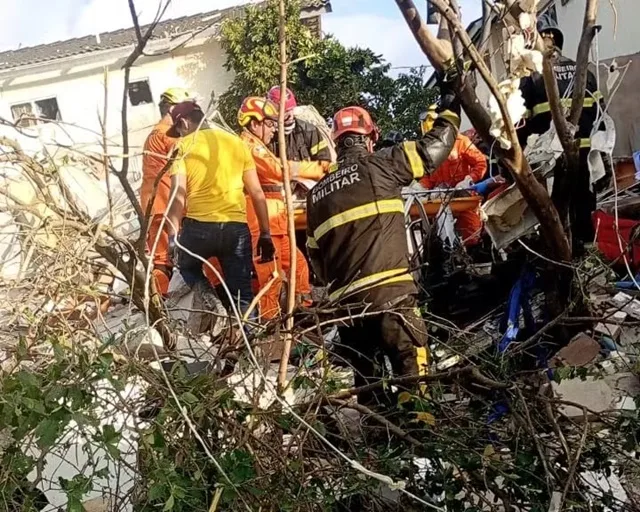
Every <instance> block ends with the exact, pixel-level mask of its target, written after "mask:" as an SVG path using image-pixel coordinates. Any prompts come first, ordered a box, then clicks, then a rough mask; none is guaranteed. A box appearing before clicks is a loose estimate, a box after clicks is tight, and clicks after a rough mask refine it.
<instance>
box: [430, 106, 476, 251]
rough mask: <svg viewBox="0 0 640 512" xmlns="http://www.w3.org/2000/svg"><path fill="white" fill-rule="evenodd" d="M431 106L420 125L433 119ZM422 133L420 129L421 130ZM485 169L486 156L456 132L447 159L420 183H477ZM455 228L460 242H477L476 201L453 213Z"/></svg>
mask: <svg viewBox="0 0 640 512" xmlns="http://www.w3.org/2000/svg"><path fill="white" fill-rule="evenodd" d="M434 114H435V109H431V113H430V114H429V116H428V118H429V122H428V123H425V122H422V123H421V127H422V129H427V130H428V129H430V128H431V127H432V126H433V123H434V122H435V116H434ZM423 134H424V132H423ZM486 173H487V159H486V157H485V156H484V154H483V153H482V152H481V151H480V150H479V149H478V148H477V147H476V146H475V144H474V143H473V142H471V139H469V137H467V136H466V135H464V134H462V133H458V136H457V137H456V142H455V143H454V145H453V149H452V150H451V153H449V156H448V157H447V159H446V160H445V161H444V162H443V163H442V165H440V167H438V169H437V170H436V172H434V173H433V174H431V175H426V176H424V177H423V178H422V179H421V180H420V184H421V185H422V186H423V187H424V188H426V189H434V188H455V186H456V185H458V183H460V182H462V181H464V180H465V179H467V178H470V180H471V182H472V184H475V183H479V182H481V181H482V179H483V178H484V176H485V174H486ZM456 231H457V232H458V234H459V235H460V238H461V240H462V242H463V243H464V245H466V246H473V245H477V244H478V243H480V240H481V234H482V219H481V217H480V205H478V207H477V208H476V209H475V210H471V211H464V212H459V213H457V214H456Z"/></svg>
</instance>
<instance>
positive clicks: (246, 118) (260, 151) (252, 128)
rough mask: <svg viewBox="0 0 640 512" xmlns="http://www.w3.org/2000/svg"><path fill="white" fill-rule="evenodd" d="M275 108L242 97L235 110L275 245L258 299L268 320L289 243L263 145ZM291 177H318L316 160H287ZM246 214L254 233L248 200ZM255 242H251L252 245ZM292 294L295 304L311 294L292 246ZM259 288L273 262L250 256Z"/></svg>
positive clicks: (277, 169)
mask: <svg viewBox="0 0 640 512" xmlns="http://www.w3.org/2000/svg"><path fill="white" fill-rule="evenodd" d="M277 122H278V107H277V106H276V105H275V104H274V103H273V102H271V101H269V100H267V99H265V98H259V97H249V98H246V99H245V100H244V101H243V103H242V106H241V107H240V110H239V112H238V123H239V124H240V126H242V128H243V131H242V134H241V137H242V139H243V140H244V141H245V142H246V143H247V144H248V145H249V147H250V148H251V153H252V155H253V159H254V160H255V163H256V169H257V171H258V178H259V179H260V183H261V184H262V189H263V191H264V193H265V196H266V198H267V206H268V208H269V222H270V227H271V236H272V239H273V243H274V245H275V247H276V267H277V268H276V269H277V272H278V276H279V277H278V278H276V281H275V282H274V283H273V284H271V286H270V288H269V290H268V291H267V292H266V293H265V295H264V296H263V297H262V299H261V300H260V314H261V316H262V318H265V319H271V318H274V317H276V316H278V314H279V313H280V293H281V290H282V281H283V278H284V279H286V277H287V275H288V274H289V270H290V268H289V258H290V244H289V236H288V233H287V208H286V205H285V202H284V185H283V173H282V166H281V164H280V160H279V159H278V158H277V157H276V156H275V155H274V154H273V153H272V152H271V151H270V150H269V149H268V148H267V144H269V143H270V142H271V140H272V139H273V137H274V134H275V132H276V129H277ZM289 169H290V172H291V178H292V179H296V178H306V179H312V180H319V179H320V178H322V177H323V176H324V171H323V168H322V166H321V165H320V162H289ZM247 217H248V222H249V229H250V231H251V236H252V237H254V238H255V237H257V236H258V231H259V230H258V223H257V219H256V215H255V212H254V210H253V205H252V204H251V201H247ZM254 245H255V244H254ZM296 258H297V264H296V296H297V301H298V302H299V303H305V302H308V301H309V299H310V295H311V285H310V283H309V266H308V265H307V261H306V260H305V258H304V255H303V254H302V252H300V250H299V249H296ZM254 267H255V270H256V274H257V276H258V283H259V285H260V288H262V287H264V286H265V285H267V283H269V281H270V280H271V279H272V275H273V272H274V267H273V263H260V262H259V260H258V258H255V259H254Z"/></svg>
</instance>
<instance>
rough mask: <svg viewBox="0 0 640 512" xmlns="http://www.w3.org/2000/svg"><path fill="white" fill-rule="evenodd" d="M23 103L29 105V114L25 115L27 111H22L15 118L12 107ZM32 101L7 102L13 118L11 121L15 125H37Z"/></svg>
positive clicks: (28, 126) (29, 126)
mask: <svg viewBox="0 0 640 512" xmlns="http://www.w3.org/2000/svg"><path fill="white" fill-rule="evenodd" d="M23 105H29V110H30V112H29V114H28V115H27V113H26V112H25V113H22V114H20V115H19V116H18V117H17V118H16V115H15V112H14V110H13V109H14V108H16V107H19V106H23ZM33 107H34V104H33V101H20V102H18V103H11V104H9V109H10V110H11V117H12V118H13V123H14V124H15V125H16V126H19V127H20V128H32V127H34V126H37V125H38V120H37V119H36V116H35V115H34V113H33ZM23 116H27V117H23ZM25 122H26V123H28V124H23V123H25Z"/></svg>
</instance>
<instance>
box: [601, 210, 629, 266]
mask: <svg viewBox="0 0 640 512" xmlns="http://www.w3.org/2000/svg"><path fill="white" fill-rule="evenodd" d="M592 220H593V225H594V227H595V230H596V245H597V246H598V250H599V251H600V252H601V253H602V254H603V255H604V257H605V258H606V259H608V260H610V261H612V262H614V263H617V264H620V265H624V258H623V257H626V259H627V261H628V262H629V266H630V267H631V269H632V270H633V271H634V272H636V271H637V270H638V268H640V220H633V219H627V218H623V217H620V216H618V227H617V229H616V218H615V215H612V214H610V213H606V212H604V211H602V210H597V211H595V212H594V213H593V214H592ZM620 247H622V250H620Z"/></svg>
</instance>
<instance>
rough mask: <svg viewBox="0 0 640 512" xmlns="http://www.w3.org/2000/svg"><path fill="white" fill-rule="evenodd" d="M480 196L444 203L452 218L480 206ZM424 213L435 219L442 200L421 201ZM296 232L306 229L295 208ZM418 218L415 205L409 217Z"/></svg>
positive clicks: (304, 218) (302, 213) (299, 210)
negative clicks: (449, 209)
mask: <svg viewBox="0 0 640 512" xmlns="http://www.w3.org/2000/svg"><path fill="white" fill-rule="evenodd" d="M481 202H482V196H469V197H457V198H455V199H447V200H446V203H447V204H448V205H449V206H450V208H451V211H452V212H453V216H454V217H456V214H458V213H461V212H468V211H471V210H475V209H477V208H478V207H479V206H480V203H481ZM422 204H423V206H424V209H425V212H427V215H428V216H430V217H435V216H436V215H437V214H438V211H440V207H441V206H442V199H429V200H427V199H424V200H423V201H422ZM294 215H295V223H296V230H298V231H302V230H305V229H307V211H306V209H305V208H296V209H295V210H294ZM419 216H420V212H419V210H418V206H417V205H413V206H412V207H411V217H412V218H414V219H417V218H418V217H419Z"/></svg>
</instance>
